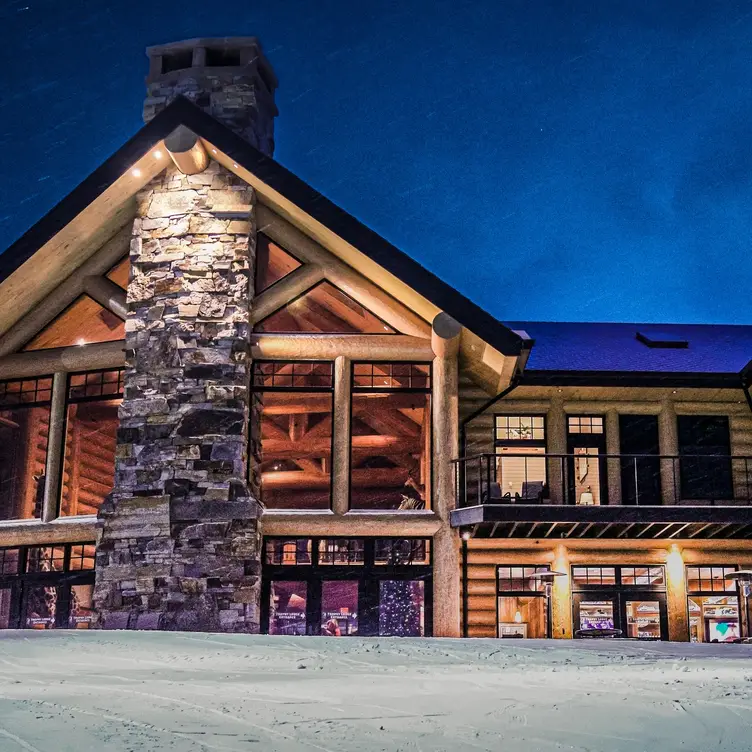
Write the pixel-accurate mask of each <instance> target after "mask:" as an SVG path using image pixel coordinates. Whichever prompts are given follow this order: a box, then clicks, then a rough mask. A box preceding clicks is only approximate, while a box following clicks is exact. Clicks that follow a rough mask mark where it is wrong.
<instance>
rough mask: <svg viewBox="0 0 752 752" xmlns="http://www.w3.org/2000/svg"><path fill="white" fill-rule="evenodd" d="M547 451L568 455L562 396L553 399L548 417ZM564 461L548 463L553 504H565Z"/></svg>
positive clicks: (560, 459)
mask: <svg viewBox="0 0 752 752" xmlns="http://www.w3.org/2000/svg"><path fill="white" fill-rule="evenodd" d="M546 445H547V447H546V451H548V452H549V453H550V454H566V452H567V416H566V415H565V414H564V404H563V400H562V398H561V396H560V395H554V396H553V397H551V407H550V408H549V410H548V414H547V416H546ZM564 462H566V460H563V459H562V458H561V457H554V458H552V459H550V460H549V461H548V468H547V473H548V488H549V493H550V495H551V502H552V503H553V504H563V503H564V499H565V498H566V489H565V488H564V472H563V469H564V468H563V463H564Z"/></svg>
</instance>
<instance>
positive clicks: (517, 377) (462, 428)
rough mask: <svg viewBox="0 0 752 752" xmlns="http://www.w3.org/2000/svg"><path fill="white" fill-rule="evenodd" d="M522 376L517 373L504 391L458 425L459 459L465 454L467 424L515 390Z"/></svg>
mask: <svg viewBox="0 0 752 752" xmlns="http://www.w3.org/2000/svg"><path fill="white" fill-rule="evenodd" d="M521 378H522V374H521V373H520V372H517V373H515V374H514V376H512V380H511V381H510V382H509V386H508V387H507V388H506V389H504V391H502V392H499V393H498V394H497V395H496V396H495V397H492V398H491V399H490V400H488V401H487V402H484V403H483V404H482V405H481V406H480V407H479V408H478V409H477V410H475V411H473V412H472V413H470V415H468V416H467V417H466V418H464V419H463V421H462V422H461V423H460V457H464V456H465V454H466V452H467V424H468V423H470V421H473V420H475V419H476V418H477V417H478V416H479V415H482V414H483V413H484V412H486V410H488V408H489V407H493V406H494V405H495V404H496V403H497V402H498V401H499V400H502V399H504V397H506V396H507V395H508V394H509V393H510V392H511V391H512V390H513V389H516V388H517V387H518V386H519V384H520V379H521Z"/></svg>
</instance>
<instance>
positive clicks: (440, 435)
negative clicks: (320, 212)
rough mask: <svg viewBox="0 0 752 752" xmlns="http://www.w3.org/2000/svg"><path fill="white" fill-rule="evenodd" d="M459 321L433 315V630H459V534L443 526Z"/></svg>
mask: <svg viewBox="0 0 752 752" xmlns="http://www.w3.org/2000/svg"><path fill="white" fill-rule="evenodd" d="M460 331H461V327H460V325H459V324H458V323H457V322H456V321H455V320H454V319H453V318H451V317H450V316H448V315H447V314H445V313H440V314H439V315H438V316H436V318H435V319H434V321H433V331H432V337H431V346H432V348H433V351H434V354H435V357H434V360H433V392H432V394H433V411H432V412H433V478H434V482H433V510H434V512H435V513H436V515H437V516H438V517H439V518H440V520H441V527H440V528H439V530H438V532H437V533H436V535H435V536H434V539H433V633H434V635H435V636H437V637H459V636H460V599H461V598H460V549H459V534H458V532H457V531H456V530H453V529H452V528H451V527H450V526H449V513H450V511H451V510H452V509H454V507H455V501H456V500H455V488H454V465H452V460H453V459H455V458H456V457H457V452H458V448H459V387H458V380H459V376H458V365H457V354H458V352H459V345H460Z"/></svg>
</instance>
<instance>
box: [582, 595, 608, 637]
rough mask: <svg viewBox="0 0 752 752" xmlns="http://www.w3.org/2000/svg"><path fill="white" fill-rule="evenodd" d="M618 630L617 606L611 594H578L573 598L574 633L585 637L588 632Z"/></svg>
mask: <svg viewBox="0 0 752 752" xmlns="http://www.w3.org/2000/svg"><path fill="white" fill-rule="evenodd" d="M601 629H619V605H618V599H617V596H616V595H615V594H613V593H600V592H596V593H579V594H577V595H575V596H574V632H575V636H576V637H585V636H587V633H588V632H593V631H595V630H601Z"/></svg>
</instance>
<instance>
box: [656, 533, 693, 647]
mask: <svg viewBox="0 0 752 752" xmlns="http://www.w3.org/2000/svg"><path fill="white" fill-rule="evenodd" d="M646 597H647V596H646ZM666 608H667V611H668V639H669V640H671V641H672V642H688V641H689V621H688V616H687V582H686V578H685V576H684V557H683V556H682V553H681V551H680V550H679V547H678V546H676V545H672V546H671V548H670V549H669V552H668V555H667V556H666Z"/></svg>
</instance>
